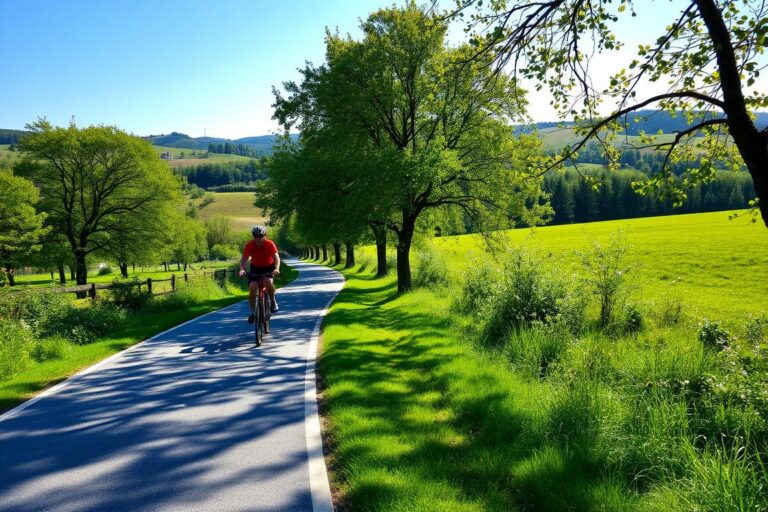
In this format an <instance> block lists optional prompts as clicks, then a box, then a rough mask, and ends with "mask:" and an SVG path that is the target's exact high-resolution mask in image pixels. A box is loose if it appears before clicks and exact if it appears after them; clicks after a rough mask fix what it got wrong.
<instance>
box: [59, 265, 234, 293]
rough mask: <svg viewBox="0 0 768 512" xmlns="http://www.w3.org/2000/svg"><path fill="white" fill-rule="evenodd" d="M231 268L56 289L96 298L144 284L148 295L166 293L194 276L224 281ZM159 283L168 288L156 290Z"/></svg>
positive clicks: (60, 291) (61, 291) (174, 289)
mask: <svg viewBox="0 0 768 512" xmlns="http://www.w3.org/2000/svg"><path fill="white" fill-rule="evenodd" d="M231 272H232V271H231V270H227V269H225V268H222V269H216V270H213V271H211V272H207V271H204V272H203V273H202V275H201V274H197V273H196V274H192V275H189V274H188V273H186V272H185V273H184V274H183V275H182V276H181V277H180V278H178V279H177V278H176V274H171V277H170V278H169V279H152V278H151V277H148V278H147V279H146V280H144V281H136V282H130V281H127V282H124V283H120V284H118V285H115V284H102V283H91V284H81V285H77V286H67V287H66V288H59V289H57V290H56V291H57V292H59V293H77V294H79V296H80V297H81V298H86V297H87V298H90V299H94V300H95V299H96V297H97V295H98V290H110V289H112V288H116V287H124V286H135V287H137V288H139V291H141V287H142V286H145V287H146V289H147V292H148V293H149V294H150V295H165V294H168V293H173V292H175V291H176V286H177V281H182V282H185V283H186V282H189V281H191V280H193V279H195V278H198V277H206V276H211V277H213V279H215V280H216V281H224V280H225V279H226V278H227V273H231ZM159 283H171V285H170V287H171V289H170V290H167V289H166V290H165V291H158V289H159V288H167V287H166V286H161V287H158V286H156V285H157V284H159Z"/></svg>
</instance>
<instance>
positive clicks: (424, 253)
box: [413, 245, 448, 288]
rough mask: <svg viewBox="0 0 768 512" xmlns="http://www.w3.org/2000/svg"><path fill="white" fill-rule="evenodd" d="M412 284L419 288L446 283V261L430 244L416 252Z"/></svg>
mask: <svg viewBox="0 0 768 512" xmlns="http://www.w3.org/2000/svg"><path fill="white" fill-rule="evenodd" d="M413 284H414V285H415V286H417V287H420V288H434V287H437V286H445V285H447V284H448V263H447V261H446V259H445V256H443V255H442V253H440V252H439V251H438V250H437V249H435V248H434V247H433V246H432V245H427V246H425V247H424V248H422V249H420V250H418V251H417V252H416V265H415V268H414V279H413Z"/></svg>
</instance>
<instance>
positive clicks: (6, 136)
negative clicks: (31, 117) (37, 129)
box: [0, 128, 32, 144]
mask: <svg viewBox="0 0 768 512" xmlns="http://www.w3.org/2000/svg"><path fill="white" fill-rule="evenodd" d="M28 133H32V132H27V131H24V130H6V129H4V128H0V144H17V143H18V142H19V139H20V138H21V137H23V136H24V135H27V134H28Z"/></svg>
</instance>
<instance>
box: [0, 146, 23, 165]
mask: <svg viewBox="0 0 768 512" xmlns="http://www.w3.org/2000/svg"><path fill="white" fill-rule="evenodd" d="M9 146H10V144H0V168H7V169H10V168H11V167H13V165H14V164H15V163H16V162H17V161H18V160H19V159H20V158H21V156H20V155H21V154H20V153H19V152H18V151H9V150H8V147H9Z"/></svg>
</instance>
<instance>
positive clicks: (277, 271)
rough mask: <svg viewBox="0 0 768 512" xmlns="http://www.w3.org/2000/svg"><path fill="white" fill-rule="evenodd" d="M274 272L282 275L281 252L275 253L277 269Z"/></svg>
mask: <svg viewBox="0 0 768 512" xmlns="http://www.w3.org/2000/svg"><path fill="white" fill-rule="evenodd" d="M274 273H275V274H276V275H280V253H279V252H276V253H275V271H274Z"/></svg>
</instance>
